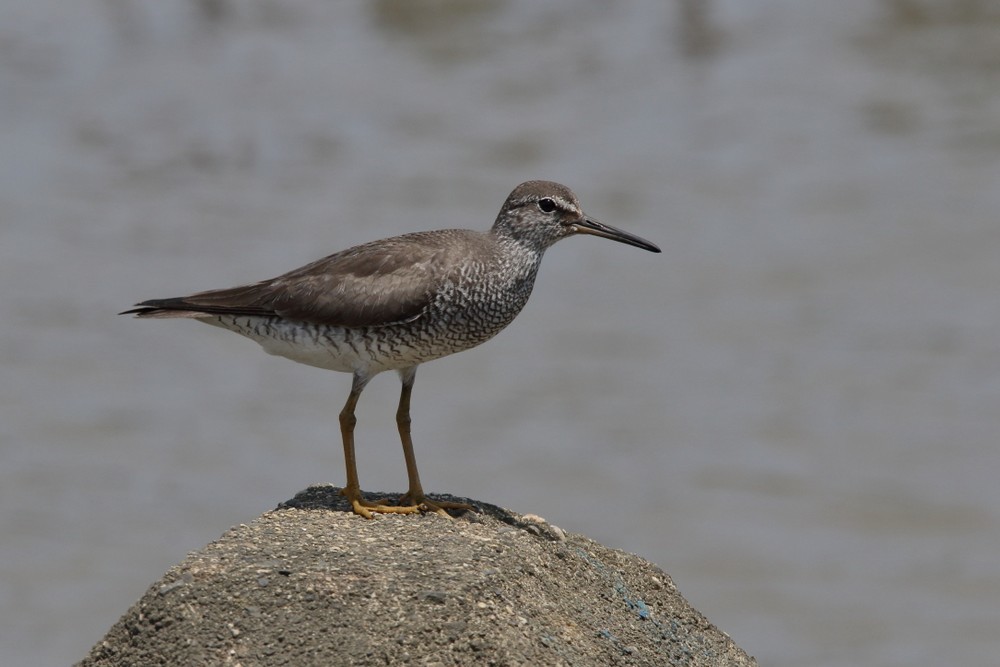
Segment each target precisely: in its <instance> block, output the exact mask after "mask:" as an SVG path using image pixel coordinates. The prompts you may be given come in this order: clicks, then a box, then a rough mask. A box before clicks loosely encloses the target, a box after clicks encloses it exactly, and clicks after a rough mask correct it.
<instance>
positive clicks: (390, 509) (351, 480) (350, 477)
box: [340, 373, 420, 519]
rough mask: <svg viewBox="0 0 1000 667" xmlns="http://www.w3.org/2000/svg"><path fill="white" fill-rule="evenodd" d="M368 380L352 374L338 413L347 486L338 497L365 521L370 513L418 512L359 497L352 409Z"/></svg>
mask: <svg viewBox="0 0 1000 667" xmlns="http://www.w3.org/2000/svg"><path fill="white" fill-rule="evenodd" d="M369 379H370V378H369V377H366V376H362V375H360V374H358V373H355V374H354V380H353V382H352V383H351V394H350V396H348V397H347V403H345V404H344V409H343V410H341V411H340V435H341V437H342V438H343V439H344V465H345V467H346V468H347V485H346V486H345V487H344V488H343V489H341V490H340V495H342V496H344V497H345V498H347V499H348V500H349V501H350V503H351V509H352V510H354V513H355V514H358V515H360V516H362V517H364V518H366V519H370V518H372V512H380V513H389V514H413V513H416V512H419V511H420V509H419V508H417V507H394V506H391V505H385V504H382V503H373V502H371V501H368V500H365V499H364V498H362V497H361V483H360V482H359V481H358V463H357V460H356V459H355V457H354V425H355V424H357V423H358V419H357V417H355V416H354V408H355V407H356V406H357V405H358V399H359V398H360V397H361V391H362V390H363V389H364V388H365V385H366V384H368V380H369Z"/></svg>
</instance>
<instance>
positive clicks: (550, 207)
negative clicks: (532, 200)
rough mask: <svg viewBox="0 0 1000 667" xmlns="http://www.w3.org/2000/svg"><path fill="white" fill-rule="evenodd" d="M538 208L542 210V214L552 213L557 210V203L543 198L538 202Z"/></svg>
mask: <svg viewBox="0 0 1000 667" xmlns="http://www.w3.org/2000/svg"><path fill="white" fill-rule="evenodd" d="M538 208H540V209H541V210H542V213H551V212H552V211H554V210H556V203H555V202H554V201H552V200H551V199H550V198H548V197H542V198H541V199H539V200H538Z"/></svg>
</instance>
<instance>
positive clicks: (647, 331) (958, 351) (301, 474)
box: [0, 0, 1000, 666]
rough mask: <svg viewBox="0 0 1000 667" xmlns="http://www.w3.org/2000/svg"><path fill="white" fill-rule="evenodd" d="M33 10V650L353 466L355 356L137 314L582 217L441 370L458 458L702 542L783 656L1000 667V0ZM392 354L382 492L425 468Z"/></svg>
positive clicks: (14, 156)
mask: <svg viewBox="0 0 1000 667" xmlns="http://www.w3.org/2000/svg"><path fill="white" fill-rule="evenodd" d="M412 6H413V3H396V2H388V1H383V2H375V3H368V4H362V3H351V4H346V3H335V4H328V3H320V2H307V1H305V0H304V1H303V2H298V3H268V2H263V1H262V2H256V3H220V2H201V3H197V2H191V3H176V2H175V3H163V2H158V3H153V2H147V3H124V2H103V3H100V2H78V3H72V5H69V6H66V5H65V3H56V2H51V1H44V2H38V1H37V0H36V1H35V2H32V3H5V4H4V5H3V6H0V54H2V57H0V150H2V152H3V155H4V158H5V159H4V160H2V161H0V219H2V222H0V285H2V288H0V298H2V299H3V303H2V312H3V317H2V318H0V364H2V369H3V370H2V377H3V381H2V382H0V535H2V541H0V662H2V663H3V664H5V665H7V664H9V665H17V664H53V665H55V664H66V663H69V662H71V661H73V660H76V659H79V658H81V657H82V656H83V655H84V654H85V653H86V652H87V650H88V649H89V648H90V646H91V645H92V644H93V643H94V642H96V641H97V640H99V639H100V637H101V636H102V635H103V633H104V632H105V631H106V630H107V628H108V627H109V626H110V625H111V624H112V623H113V622H114V621H115V620H116V619H117V617H118V615H119V614H121V613H122V612H124V611H125V609H126V608H127V607H128V606H129V605H130V604H131V603H132V602H133V601H134V600H135V599H137V598H138V597H139V596H140V595H141V594H142V593H143V591H144V590H145V587H146V586H147V585H148V584H149V583H151V582H152V581H154V580H155V579H156V578H157V577H158V576H159V575H160V574H161V573H162V571H163V570H165V569H166V568H167V567H168V566H170V565H171V564H173V563H175V562H176V561H178V560H180V559H181V558H183V556H184V555H185V553H186V552H188V551H190V550H193V549H197V548H199V547H200V546H202V545H203V544H204V543H206V542H208V541H210V540H211V539H213V538H215V537H216V536H217V535H218V534H220V533H221V532H223V531H224V530H225V529H226V528H228V527H229V526H230V525H232V524H235V523H239V522H243V521H247V520H250V519H252V518H253V517H254V516H256V515H257V514H259V513H260V512H262V511H264V510H267V509H269V508H272V507H273V506H274V505H276V504H277V503H278V502H279V501H281V500H284V499H287V498H289V497H291V496H292V495H293V494H294V493H295V492H296V491H298V490H299V489H301V488H303V487H305V486H306V485H307V484H310V483H314V482H333V483H337V484H340V483H342V481H343V479H342V476H343V472H342V461H341V454H340V445H339V439H338V435H337V427H336V413H337V412H338V411H339V409H340V407H341V405H342V403H343V401H344V400H345V399H346V396H347V391H348V387H349V378H348V377H347V376H346V375H341V374H334V373H329V372H323V371H318V370H315V369H311V368H307V367H305V366H298V365H295V364H292V363H289V362H287V361H285V360H281V359H275V358H270V357H268V356H267V355H264V354H262V353H261V352H260V351H259V350H258V349H256V348H255V346H254V345H253V344H251V343H249V342H247V341H244V340H242V339H240V338H239V337H237V336H233V335H232V334H227V333H226V332H222V331H216V330H213V329H211V328H209V327H205V326H199V325H196V324H193V323H190V322H166V321H160V322H136V321H132V320H130V319H127V318H116V317H115V316H114V313H115V312H117V311H118V310H122V309H124V308H125V307H127V306H129V305H130V304H131V303H133V302H135V301H137V300H140V299H145V298H153V297H165V296H174V295H180V294H184V293H188V292H190V291H194V290H198V289H205V288H211V287H222V286H227V285H233V284H238V283H241V282H247V281H251V280H256V279H261V278H265V277H270V276H272V275H276V274H278V273H281V272H283V271H285V270H287V269H290V268H293V267H295V266H298V265H299V264H302V263H304V262H306V261H309V260H312V259H315V258H317V257H319V256H321V255H323V254H326V253H328V252H332V251H334V250H338V249H341V248H344V247H347V246H349V245H352V244H354V243H359V242H362V241H367V240H371V239H375V238H380V237H384V236H389V235H392V234H397V233H402V232H406V231H413V230H416V229H428V228H435V227H452V226H460V227H474V228H480V229H484V228H486V227H487V226H488V225H489V224H490V223H491V222H492V219H493V217H494V216H495V215H496V212H497V210H498V209H499V207H500V204H501V203H502V202H503V199H504V197H505V196H506V195H507V193H508V192H509V190H510V189H511V188H513V186H514V185H516V184H517V183H519V182H520V181H523V180H526V179H529V178H548V179H552V180H557V181H561V182H564V183H567V184H568V185H570V186H571V187H572V188H573V189H574V190H575V191H576V192H577V194H578V195H579V196H580V198H581V200H582V202H583V204H584V206H585V208H586V209H587V210H588V211H589V212H590V213H591V214H592V215H594V216H595V217H597V218H598V219H601V220H604V221H606V222H608V223H610V224H614V225H617V226H621V227H623V228H625V229H628V230H629V231H632V232H634V233H636V234H639V235H641V236H644V237H646V238H649V239H650V240H652V241H654V242H656V243H658V244H659V245H660V246H661V247H662V248H663V250H664V252H663V254H662V255H659V256H654V255H650V254H648V253H643V252H641V251H638V250H636V249H634V248H629V247H626V246H620V245H618V244H613V243H607V242H602V241H600V240H597V239H590V238H581V239H574V240H570V241H566V242H564V243H561V244H559V245H558V246H556V247H555V248H553V249H552V251H551V252H549V254H548V256H547V257H546V260H545V263H544V264H543V267H542V272H541V275H540V277H539V281H538V283H537V286H536V290H535V294H534V296H533V297H532V301H531V302H529V304H528V307H527V308H526V310H525V311H524V312H523V313H522V315H521V316H520V317H519V319H518V320H517V321H516V322H515V323H514V324H513V325H511V327H510V328H509V329H508V330H507V331H505V332H504V333H503V334H501V335H500V336H499V337H498V338H497V339H495V340H494V341H491V342H490V343H488V344H486V345H485V346H483V347H481V348H479V349H477V350H475V351H473V352H470V353H468V354H463V355H459V356H456V357H452V358H449V359H444V360H441V361H437V362H434V363H432V364H428V365H426V366H424V367H422V368H421V369H420V372H419V373H418V379H417V383H416V388H415V392H414V399H413V400H414V403H413V416H414V437H415V441H416V447H417V455H418V461H419V462H420V464H421V473H422V478H423V481H424V484H425V486H426V487H427V488H428V489H429V490H431V491H448V492H451V493H456V494H465V495H471V496H474V497H478V498H482V499H484V500H487V501H489V502H494V503H498V504H501V505H504V506H507V507H510V508H512V509H515V510H519V511H523V512H536V513H539V514H541V515H543V516H546V517H547V518H549V519H550V520H551V521H552V522H553V523H556V524H557V525H560V526H562V527H563V528H565V529H567V530H572V531H579V532H583V533H586V534H588V535H590V536H592V537H595V538H597V539H600V540H602V541H603V542H605V543H607V544H610V545H612V546H616V547H619V548H622V549H625V550H628V551H633V552H637V553H639V554H641V555H642V556H644V557H646V558H648V559H650V560H652V561H654V562H656V563H658V564H660V565H661V566H662V567H663V568H664V569H666V570H667V571H668V572H669V573H670V574H671V575H672V576H673V577H674V578H675V580H676V581H677V583H678V585H679V587H680V588H681V590H682V592H683V593H684V594H685V595H686V596H687V597H688V598H689V599H690V600H691V602H692V603H693V604H694V605H695V606H696V607H698V608H699V609H701V610H702V611H704V612H705V613H706V614H707V615H708V616H709V617H710V618H711V619H712V620H713V621H714V622H715V623H717V624H718V625H719V626H720V627H721V628H723V629H724V630H726V631H727V632H729V633H730V634H731V635H732V636H733V637H734V639H735V640H736V641H737V642H738V643H739V644H740V645H741V646H743V647H744V648H745V649H746V650H748V651H749V652H750V653H752V654H754V655H756V656H757V657H758V659H760V661H761V664H771V665H794V664H810V665H822V666H835V665H856V664H866V665H873V666H891V665H936V664H940V663H943V662H954V663H969V664H989V663H990V662H991V660H992V659H995V655H996V652H997V649H998V642H997V640H996V630H997V628H998V627H1000V583H998V582H1000V559H998V557H997V555H996V554H997V553H998V550H1000V486H998V485H997V484H996V483H995V476H996V470H998V469H1000V448H998V447H997V441H998V440H997V435H998V433H1000V410H997V407H998V405H1000V337H998V336H997V334H996V331H997V326H998V324H1000V307H998V298H997V289H996V286H997V285H998V284H1000V262H997V260H996V256H997V251H998V248H1000V187H998V185H1000V120H998V119H1000V85H998V83H1000V59H998V57H997V53H998V51H997V49H996V45H997V42H998V40H1000V15H998V14H997V12H996V10H995V9H992V7H991V6H990V4H989V3H985V2H983V3H974V2H970V3H945V2H939V3H938V2H933V1H932V0H924V1H923V2H910V3H900V2H883V3H864V2H860V1H859V0H854V1H852V2H847V3H843V2H841V3H824V2H821V1H820V0H813V1H812V2H803V1H802V0H796V1H794V2H793V1H791V0H786V1H780V0H774V1H771V2H754V3H713V4H708V3H705V4H698V3H693V2H678V3H661V2H644V3H632V4H629V5H627V6H615V7H614V8H612V7H607V8H605V7H603V6H601V5H600V4H593V5H583V4H580V3H572V2H569V1H568V0H567V1H564V2H557V3H546V4H545V6H544V7H542V6H538V3H530V2H513V1H511V2H503V3H485V2H482V3H479V2H473V3H453V2H446V1H438V2H430V3H421V4H420V5H419V6H418V7H417V8H415V9H409V7H412ZM397 392H398V383H397V381H396V380H395V378H393V377H392V376H390V375H386V376H384V377H379V378H376V379H375V380H374V381H373V382H372V384H371V385H370V386H369V388H368V389H367V390H366V392H365V395H364V397H363V400H362V402H361V404H360V406H359V411H358V416H359V426H358V446H359V452H358V453H359V464H360V472H361V480H362V484H363V485H364V486H365V488H368V489H382V490H402V489H403V487H404V486H405V475H404V470H403V461H402V456H401V455H400V451H399V445H398V440H397V436H396V434H395V425H394V422H393V413H394V410H395V401H396V396H397Z"/></svg>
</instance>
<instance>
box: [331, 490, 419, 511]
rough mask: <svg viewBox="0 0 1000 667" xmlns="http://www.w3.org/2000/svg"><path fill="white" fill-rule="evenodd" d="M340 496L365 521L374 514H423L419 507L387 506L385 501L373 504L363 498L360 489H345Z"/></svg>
mask: <svg viewBox="0 0 1000 667" xmlns="http://www.w3.org/2000/svg"><path fill="white" fill-rule="evenodd" d="M340 495H342V496H344V497H345V498H347V500H348V501H350V503H351V509H352V510H353V511H354V513H355V514H357V515H358V516H360V517H364V518H365V519H371V518H372V516H373V513H374V514H416V513H417V512H421V511H423V510H421V509H420V508H419V507H417V506H416V505H414V506H412V507H411V506H403V507H400V506H397V505H386V504H385V500H384V499H383V500H380V501H375V502H372V501H370V500H365V499H364V498H363V497H362V496H361V490H360V489H351V488H349V487H345V488H343V489H341V490H340Z"/></svg>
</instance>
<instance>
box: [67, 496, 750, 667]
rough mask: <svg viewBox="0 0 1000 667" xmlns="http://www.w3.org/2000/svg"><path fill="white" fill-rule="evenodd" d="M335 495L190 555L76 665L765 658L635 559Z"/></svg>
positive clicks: (520, 524)
mask: <svg viewBox="0 0 1000 667" xmlns="http://www.w3.org/2000/svg"><path fill="white" fill-rule="evenodd" d="M337 492H338V489H336V488H335V487H331V486H314V487H310V488H308V489H306V490H305V491H303V492H301V493H299V494H298V495H297V496H295V498H293V499H292V500H290V501H288V502H285V503H282V504H281V505H280V506H279V507H278V508H277V509H275V510H273V511H271V512H267V513H265V514H264V515H262V516H261V517H259V518H258V519H256V520H255V521H253V522H252V523H250V524H249V525H239V526H236V527H235V528H232V529H231V530H229V531H228V532H226V533H225V534H224V535H223V536H222V537H221V538H220V539H219V540H218V541H216V542H213V543H211V544H209V545H208V546H206V547H205V548H203V549H201V550H200V551H197V552H194V553H192V554H190V555H189V556H188V557H187V558H186V559H185V560H184V561H183V562H181V563H180V564H178V565H176V566H174V567H173V568H171V569H170V570H169V571H168V572H167V573H166V574H165V575H164V576H163V578H162V579H161V580H160V581H158V582H156V583H155V584H154V585H153V586H152V587H151V588H150V589H149V590H148V591H147V592H146V594H145V595H144V596H143V597H142V599H140V600H139V601H138V602H137V603H136V604H135V605H133V606H132V608H131V609H129V610H128V612H126V613H125V615H124V616H123V617H122V618H121V619H120V620H119V621H118V622H117V623H116V624H115V625H114V626H113V627H112V628H111V630H110V631H109V632H108V634H107V635H106V636H105V637H104V639H103V640H102V641H101V642H99V643H98V644H97V645H96V646H95V647H94V648H93V649H92V651H91V653H90V655H89V656H87V657H86V658H85V659H84V660H83V661H82V662H81V663H79V664H80V665H84V666H87V667H97V666H102V667H103V666H110V665H115V666H123V667H124V666H125V665H130V666H132V665H185V666H193V665H243V666H245V667H250V666H255V665H295V666H297V667H304V666H311V665H323V666H330V665H400V664H413V665H442V666H443V665H595V666H596V665H600V666H602V667H603V666H606V665H756V661H754V660H753V658H750V657H748V656H747V654H746V653H744V652H743V651H742V650H741V649H740V648H739V647H738V646H736V644H734V643H733V642H732V640H730V638H729V637H728V636H727V635H726V634H724V633H723V632H721V631H720V630H719V629H718V628H716V627H715V626H714V625H712V624H711V623H710V622H709V621H708V619H706V618H705V617H704V616H702V615H701V614H700V613H699V612H698V611H696V610H695V609H694V608H692V607H691V605H689V604H688V602H687V601H686V600H685V599H684V598H683V597H681V595H680V593H678V592H677V589H676V588H675V587H674V584H673V582H672V581H671V580H670V577H669V576H668V575H667V574H666V573H664V572H663V571H662V570H660V569H659V568H658V567H656V566H655V565H652V564H651V563H649V562H647V561H644V560H642V559H641V558H639V557H638V556H634V555H630V554H626V553H623V552H621V551H616V550H613V549H609V548H607V547H605V546H602V545H601V544H598V543H596V542H594V541H592V540H590V539H588V538H586V537H583V536H581V535H574V534H570V533H565V532H563V531H562V530H561V529H559V528H557V527H555V526H552V525H550V524H548V523H546V522H545V521H544V519H541V518H540V517H533V516H531V515H527V516H521V515H518V514H514V513H512V512H509V511H507V510H504V509H501V508H499V507H495V506H492V505H487V504H485V503H481V502H477V501H474V500H469V499H455V498H451V497H447V496H440V497H441V498H445V499H452V500H462V501H465V502H470V503H472V504H474V505H476V506H477V507H478V508H479V509H480V511H479V512H478V513H471V512H466V513H464V514H463V515H462V516H460V517H459V518H457V519H456V520H454V521H450V520H448V519H446V518H444V517H441V516H437V515H433V514H429V515H425V516H420V515H415V516H394V515H383V516H379V517H376V518H375V519H374V520H371V521H366V520H364V519H362V518H360V517H357V516H354V515H352V514H350V513H349V511H348V509H347V505H346V504H345V502H344V500H343V498H341V496H340V495H338V493H337ZM372 497H373V498H374V497H376V496H375V494H372Z"/></svg>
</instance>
